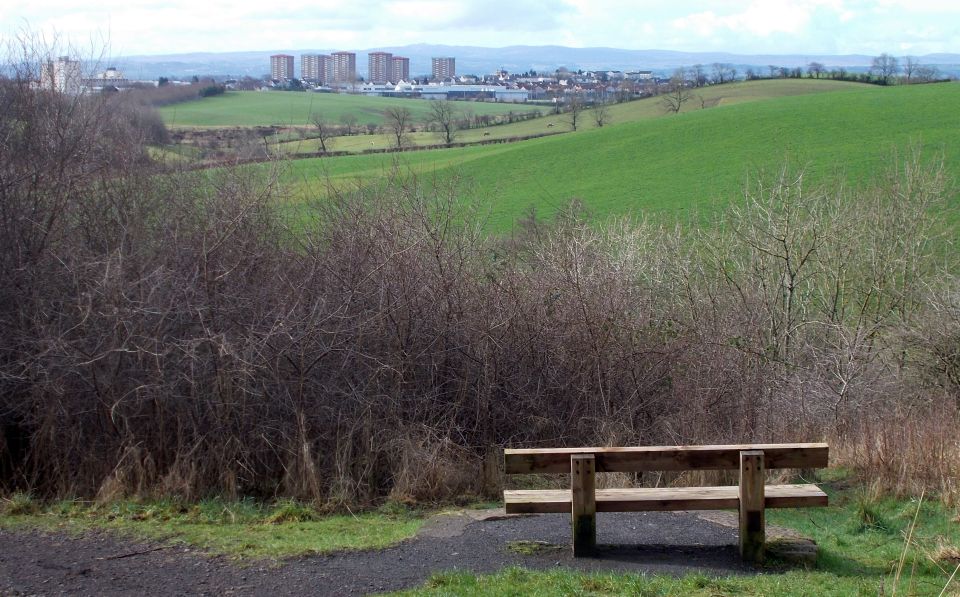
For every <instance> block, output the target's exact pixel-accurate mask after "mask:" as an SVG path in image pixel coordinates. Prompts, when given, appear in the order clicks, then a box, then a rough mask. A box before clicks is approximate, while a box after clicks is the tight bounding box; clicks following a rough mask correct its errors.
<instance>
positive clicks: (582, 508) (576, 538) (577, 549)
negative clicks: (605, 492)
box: [570, 454, 597, 557]
mask: <svg viewBox="0 0 960 597" xmlns="http://www.w3.org/2000/svg"><path fill="white" fill-rule="evenodd" d="M595 476H596V475H595V474H594V457H593V454H573V455H572V456H570V498H571V522H572V528H573V555H574V557H582V556H588V555H591V554H593V552H594V551H595V549H596V547H597V503H596V494H595V490H596V481H595Z"/></svg>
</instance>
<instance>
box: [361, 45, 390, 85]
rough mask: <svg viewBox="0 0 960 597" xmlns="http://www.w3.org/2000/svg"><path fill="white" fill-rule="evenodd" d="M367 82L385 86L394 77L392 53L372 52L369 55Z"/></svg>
mask: <svg viewBox="0 0 960 597" xmlns="http://www.w3.org/2000/svg"><path fill="white" fill-rule="evenodd" d="M367 66H368V67H369V68H368V70H367V81H368V82H370V83H373V84H374V85H383V84H384V83H386V82H387V81H391V80H392V79H393V77H392V76H391V75H392V74H393V73H392V72H391V71H392V70H393V54H391V53H390V52H370V54H368V55H367Z"/></svg>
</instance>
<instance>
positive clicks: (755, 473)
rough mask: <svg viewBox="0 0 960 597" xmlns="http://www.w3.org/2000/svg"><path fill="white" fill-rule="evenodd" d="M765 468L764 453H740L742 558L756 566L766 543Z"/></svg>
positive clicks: (754, 451) (752, 451) (759, 561)
mask: <svg viewBox="0 0 960 597" xmlns="http://www.w3.org/2000/svg"><path fill="white" fill-rule="evenodd" d="M763 468H764V467H763V450H744V451H743V452H740V556H741V557H742V558H743V559H744V561H748V562H753V563H756V564H759V563H761V562H763V555H764V554H763V551H764V544H765V543H766V540H767V537H766V535H767V531H766V523H765V521H764V495H763V484H764V475H763Z"/></svg>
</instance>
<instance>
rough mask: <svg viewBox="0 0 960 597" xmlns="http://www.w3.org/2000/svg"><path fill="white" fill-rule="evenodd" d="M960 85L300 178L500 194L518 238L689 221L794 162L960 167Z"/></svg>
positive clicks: (750, 107)
mask: <svg viewBox="0 0 960 597" xmlns="http://www.w3.org/2000/svg"><path fill="white" fill-rule="evenodd" d="M957 105H960V84H957V83H950V84H939V85H927V86H910V87H889V88H883V87H863V88H857V89H854V90H850V91H842V92H837V93H829V94H818V95H805V96H798V97H783V98H780V99H775V100H771V101H765V102H755V103H749V104H735V105H726V106H725V105H720V106H718V107H716V108H710V109H706V110H697V111H693V112H688V113H681V114H678V115H673V116H670V117H666V118H659V119H653V120H638V121H635V122H629V123H623V124H620V125H616V126H608V127H604V128H602V129H595V130H591V131H585V132H582V133H577V134H575V135H561V136H557V137H550V138H544V139H536V140H532V141H526V142H522V143H517V144H513V145H504V146H493V147H474V148H465V149H454V150H438V151H429V152H418V153H415V154H410V155H401V156H383V155H377V156H357V157H346V158H338V159H325V160H301V161H299V162H297V163H296V164H295V165H294V166H293V169H294V170H293V172H292V175H294V176H297V177H300V178H303V177H306V179H307V180H312V179H315V178H317V177H326V176H332V177H334V178H350V179H356V178H358V179H361V180H371V179H372V178H373V177H376V176H378V175H380V174H382V173H383V172H384V171H386V170H387V169H389V168H390V167H391V165H392V164H394V163H395V162H396V163H398V164H400V165H401V166H402V167H404V168H408V169H410V170H412V171H415V172H422V173H431V174H434V175H440V176H452V175H454V174H455V173H456V174H459V175H461V176H462V177H464V178H466V179H467V180H468V181H472V182H473V183H475V184H480V185H483V187H484V188H486V189H489V192H488V193H485V194H486V195H487V196H489V197H490V200H489V207H490V210H491V221H490V225H491V227H492V228H494V229H500V230H502V229H505V228H509V227H510V226H511V225H512V223H513V222H515V221H516V219H517V218H518V217H520V216H522V215H523V214H524V213H525V212H526V211H527V210H528V209H529V208H530V207H531V206H533V207H535V208H536V209H537V211H538V213H540V214H544V215H548V214H551V213H554V212H556V210H557V209H559V208H561V207H562V206H565V205H567V204H568V202H569V201H570V200H571V199H572V198H577V199H579V200H581V201H582V202H583V203H584V205H585V206H586V207H587V208H588V209H589V210H590V211H591V212H592V213H594V214H596V215H598V216H600V215H605V214H625V213H633V214H639V213H644V212H648V213H656V214H660V215H667V216H668V217H670V218H679V219H685V218H687V217H689V216H688V214H693V213H702V212H705V211H711V210H713V209H715V207H716V201H718V200H720V201H729V200H730V198H731V197H736V196H737V195H738V194H739V193H740V191H741V189H742V188H743V186H744V184H745V183H746V182H747V181H748V180H749V179H750V178H751V177H753V176H755V175H756V174H757V173H760V172H764V171H770V170H773V169H776V168H778V167H779V166H780V165H781V164H783V163H784V162H789V163H791V164H793V165H795V166H803V167H805V168H806V170H807V172H808V174H809V176H808V178H812V179H813V180H816V179H824V178H826V177H829V176H832V175H835V174H838V173H839V174H842V175H844V176H845V177H847V178H848V179H854V180H856V179H865V178H869V177H870V176H873V175H875V174H876V173H877V172H878V170H879V169H880V168H882V167H884V166H885V165H886V164H888V163H889V162H890V158H891V156H892V155H893V153H894V152H896V151H901V152H902V151H906V150H907V148H908V147H909V146H910V145H911V144H922V145H923V147H924V149H925V151H926V152H927V153H928V154H930V155H933V154H935V153H942V154H943V155H944V157H945V159H946V161H947V164H948V165H949V166H950V167H952V168H954V169H955V168H956V167H957V166H958V165H960V147H958V146H957V145H956V143H955V140H956V139H957V138H958V135H960V114H958V113H957V111H956V108H955V107H956V106H957Z"/></svg>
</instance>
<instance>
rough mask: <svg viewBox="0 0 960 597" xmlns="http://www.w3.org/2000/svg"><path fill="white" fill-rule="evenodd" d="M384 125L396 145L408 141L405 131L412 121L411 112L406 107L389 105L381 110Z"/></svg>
mask: <svg viewBox="0 0 960 597" xmlns="http://www.w3.org/2000/svg"><path fill="white" fill-rule="evenodd" d="M383 118H384V120H385V121H386V127H387V129H388V130H389V131H390V133H391V134H392V135H393V138H394V141H395V143H396V146H397V147H403V146H404V145H406V144H408V143H409V141H410V140H409V137H408V136H407V132H408V131H409V130H410V125H411V124H412V123H413V114H412V113H411V112H410V110H409V109H407V108H399V107H390V108H387V109H386V110H384V111H383Z"/></svg>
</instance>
